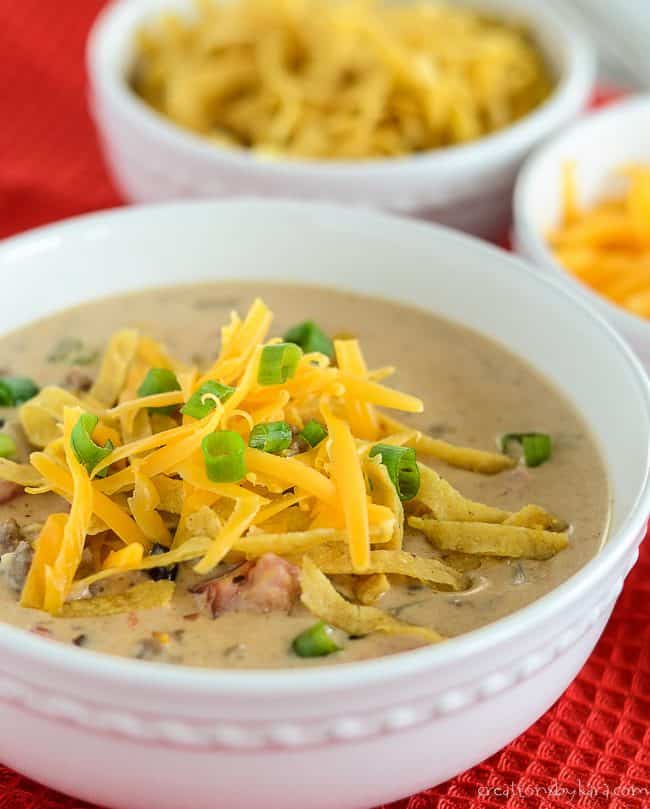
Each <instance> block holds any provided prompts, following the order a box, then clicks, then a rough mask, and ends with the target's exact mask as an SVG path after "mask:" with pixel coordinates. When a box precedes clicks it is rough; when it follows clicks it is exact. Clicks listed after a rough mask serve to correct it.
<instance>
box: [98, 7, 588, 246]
mask: <svg viewBox="0 0 650 809" xmlns="http://www.w3.org/2000/svg"><path fill="white" fill-rule="evenodd" d="M465 2H467V3H468V4H471V5H475V6H477V7H479V8H481V9H485V10H486V11H490V12H494V13H495V14H499V15H503V16H507V17H512V18H514V19H516V20H520V21H524V22H527V23H528V25H529V26H530V28H531V30H532V31H533V32H534V35H535V37H536V39H537V41H538V43H539V45H540V46H541V47H542V49H543V51H544V53H545V55H546V57H547V60H548V62H549V64H550V65H551V67H552V69H553V70H554V72H555V73H556V75H557V77H558V85H557V87H556V89H555V91H554V93H553V95H552V96H551V98H550V99H549V100H548V101H547V102H546V103H545V104H543V105H542V106H541V107H539V108H538V109H537V110H536V111H534V112H533V113H531V114H530V115H528V116H526V117H525V118H524V119H522V120H521V121H520V122H518V123H516V124H514V125H513V126H510V127H508V128H507V129H504V130H503V131H502V132H500V133H497V134H495V135H491V136H489V137H485V138H482V139H481V140H479V141H476V142H475V143H471V144H468V145H465V146H458V147H451V148H446V149H439V150H435V151H432V152H427V153H422V154H419V155H415V156H412V157H408V158H403V159H385V160H374V161H349V162H327V161H305V160H303V161H298V160H292V161H288V160H285V161H283V160H279V161H268V160H267V161H264V160H260V159H258V158H256V157H255V156H253V155H252V154H250V153H248V152H246V151H238V150H231V149H224V148H220V147H219V146H216V145H214V144H212V143H208V142H207V141H205V140H203V139H202V138H200V137H199V136H198V135H195V134H193V133H191V132H190V131H188V130H185V129H182V128H180V127H178V126H176V125H175V124H173V123H172V122H170V121H168V120H167V119H166V118H164V117H162V116H160V115H158V114H157V113H156V112H154V111H152V110H151V109H150V108H149V107H148V106H147V105H146V104H145V103H144V102H143V101H141V100H140V99H139V98H138V97H137V96H136V95H135V94H134V93H133V92H132V91H131V90H130V89H129V87H128V85H127V75H128V71H129V68H130V65H131V62H132V56H133V49H132V45H133V38H134V33H135V31H136V30H137V29H138V28H139V27H140V26H141V25H142V24H143V23H144V22H145V21H146V20H149V19H151V18H155V17H156V16H157V15H159V14H160V13H161V12H162V11H163V10H164V9H168V8H178V9H187V7H188V5H189V0H120V1H119V2H116V3H113V4H111V5H109V6H108V7H107V9H106V10H105V11H104V12H103V13H102V14H101V15H100V16H99V18H98V20H97V22H96V23H95V26H94V28H93V30H92V32H91V35H90V39H89V42H88V52H87V63H88V73H89V78H90V107H91V111H92V114H93V116H94V119H95V123H96V125H97V128H98V131H99V134H100V136H101V141H102V144H103V148H104V154H105V157H106V160H107V162H108V165H109V167H110V169H111V172H112V174H113V177H114V178H115V181H116V183H117V185H118V186H119V187H120V189H121V190H122V192H123V193H124V194H125V196H126V197H127V198H128V199H129V200H131V201H134V202H158V201H164V200H169V199H177V198H187V197H213V198H214V197H230V196H238V195H250V194H254V195H257V196H264V197H284V198H294V199H311V200H321V201H329V202H341V203H345V204H353V205H362V206H367V207H373V208H380V209H385V210H390V211H394V212H399V213H402V214H407V215H412V216H418V217H421V218H425V219H430V220H435V221H438V222H441V223H443V224H447V225H450V226H453V227H457V228H460V229H462V230H467V231H469V232H472V233H474V234H475V235H479V236H483V237H497V236H500V235H502V234H503V233H504V232H505V231H506V228H507V227H508V225H509V222H510V213H511V193H512V187H513V184H514V180H515V176H516V173H517V169H518V168H519V166H520V164H521V162H522V160H523V159H524V157H525V156H526V154H527V153H528V152H529V151H530V150H531V149H532V148H533V147H534V146H535V145H537V144H538V143H540V142H541V141H543V140H544V139H546V138H547V137H548V136H550V135H551V134H553V133H554V132H555V131H557V130H559V129H560V128H561V127H562V126H564V125H566V124H567V123H568V122H569V121H571V120H573V119H574V118H575V117H576V115H578V114H579V113H580V112H581V111H582V110H583V108H584V107H585V104H586V102H587V99H588V98H589V95H590V92H591V88H592V85H593V78H594V53H593V48H592V47H591V45H590V44H589V42H588V40H586V39H585V38H584V36H583V35H582V33H581V32H580V28H579V24H577V23H576V21H575V20H574V18H573V17H572V16H571V15H570V14H569V15H568V16H567V13H566V12H562V11H560V10H555V9H553V8H551V7H549V6H548V5H547V4H543V3H539V2H537V0H465Z"/></svg>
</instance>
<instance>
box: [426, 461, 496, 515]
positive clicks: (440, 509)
mask: <svg viewBox="0 0 650 809" xmlns="http://www.w3.org/2000/svg"><path fill="white" fill-rule="evenodd" d="M418 467H419V469H420V491H419V492H418V493H417V495H416V497H415V499H414V500H413V503H414V505H415V506H424V508H425V509H426V510H427V511H430V512H431V513H432V514H433V516H434V517H435V518H436V519H437V520H457V521H463V522H464V521H469V522H491V523H501V522H503V521H504V520H505V519H507V518H508V517H509V516H510V512H508V511H503V510H502V509H500V508H492V506H486V505H484V504H483V503H475V502H474V501H473V500H468V499H467V498H465V497H463V495H462V494H461V493H460V492H459V491H457V490H456V489H454V487H453V486H452V485H451V484H450V483H447V481H446V480H444V478H441V477H440V475H439V474H438V473H437V472H435V471H434V470H433V469H431V467H429V466H425V465H424V464H421V463H419V464H418Z"/></svg>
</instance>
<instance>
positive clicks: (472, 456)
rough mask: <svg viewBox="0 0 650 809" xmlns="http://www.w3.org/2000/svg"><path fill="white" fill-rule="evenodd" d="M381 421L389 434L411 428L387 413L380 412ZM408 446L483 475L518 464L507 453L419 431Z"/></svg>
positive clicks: (493, 473)
mask: <svg viewBox="0 0 650 809" xmlns="http://www.w3.org/2000/svg"><path fill="white" fill-rule="evenodd" d="M379 422H380V424H381V425H382V427H383V428H384V430H385V431H386V433H387V434H389V433H397V432H402V431H403V430H408V429H410V428H409V427H408V425H406V424H403V423H402V422H401V421H398V420H397V419H394V418H392V417H391V416H387V415H386V414H385V413H380V414H379ZM406 446H407V447H414V448H415V449H416V450H417V451H418V452H421V453H422V454H423V455H433V456H434V457H435V458H439V459H440V460H441V461H444V462H445V463H448V464H449V466H456V467H458V468H459V469H468V470H469V471H470V472H479V473H480V474H482V475H495V474H497V472H503V470H504V469H512V467H513V466H515V464H516V461H515V460H513V459H512V458H509V457H508V456H507V455H502V454H501V453H498V452H486V451H485V450H482V449H473V448H471V447H459V446H456V445H455V444H449V443H447V441H441V440H440V439H439V438H432V437H431V436H430V435H426V434H424V433H418V435H417V437H415V438H414V439H412V440H411V441H409V442H408V443H407V445H406Z"/></svg>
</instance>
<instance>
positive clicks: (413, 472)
mask: <svg viewBox="0 0 650 809" xmlns="http://www.w3.org/2000/svg"><path fill="white" fill-rule="evenodd" d="M375 455H381V462H382V463H383V464H384V466H385V467H386V469H387V470H388V476H389V477H390V479H391V481H392V482H393V486H394V487H395V489H396V490H397V494H398V495H399V499H400V500H403V501H405V500H412V499H413V498H414V497H415V495H416V494H417V493H418V491H419V490H420V470H419V469H418V464H417V460H416V457H415V450H414V449H413V448H412V447H396V446H394V445H393V444H375V446H374V447H373V448H372V449H371V450H370V457H371V458H374V457H375Z"/></svg>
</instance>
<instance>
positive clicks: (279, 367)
mask: <svg viewBox="0 0 650 809" xmlns="http://www.w3.org/2000/svg"><path fill="white" fill-rule="evenodd" d="M301 357H302V349H301V348H300V347H299V346H297V345H295V343H276V344H275V345H271V346H264V348H263V349H262V356H261V357H260V367H259V369H258V371H257V381H258V383H259V384H260V385H282V383H283V382H286V381H287V379H291V377H292V376H293V375H294V374H295V373H296V368H297V367H298V363H299V362H300V358H301Z"/></svg>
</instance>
